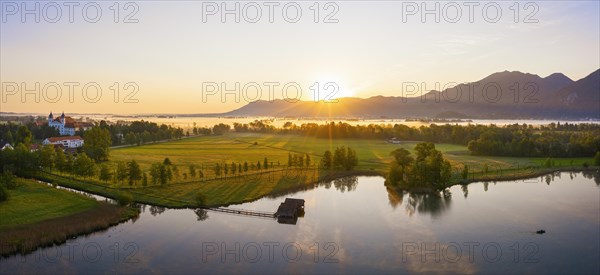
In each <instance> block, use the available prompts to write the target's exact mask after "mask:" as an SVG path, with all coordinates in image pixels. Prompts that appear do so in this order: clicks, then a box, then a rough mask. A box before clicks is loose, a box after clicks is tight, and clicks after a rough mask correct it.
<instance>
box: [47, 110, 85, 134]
mask: <svg viewBox="0 0 600 275" xmlns="http://www.w3.org/2000/svg"><path fill="white" fill-rule="evenodd" d="M48 126H50V127H54V128H56V129H58V133H59V134H60V135H61V136H74V135H75V131H77V130H88V129H90V128H91V127H92V126H94V125H93V124H91V123H88V122H77V121H75V120H74V119H73V118H71V117H68V116H65V113H64V112H63V113H62V114H61V115H60V116H59V117H57V118H54V115H53V114H52V112H50V115H48Z"/></svg>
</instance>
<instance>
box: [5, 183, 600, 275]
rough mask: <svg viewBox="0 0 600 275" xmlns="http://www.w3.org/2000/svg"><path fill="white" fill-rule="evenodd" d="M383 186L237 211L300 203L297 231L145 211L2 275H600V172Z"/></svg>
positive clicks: (244, 220) (310, 194)
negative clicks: (429, 187)
mask: <svg viewBox="0 0 600 275" xmlns="http://www.w3.org/2000/svg"><path fill="white" fill-rule="evenodd" d="M383 182H384V179H383V178H381V177H349V178H343V179H339V180H336V181H332V182H327V183H322V184H319V185H316V186H315V187H314V188H312V189H309V190H304V191H300V192H297V193H292V194H288V195H285V196H281V197H277V198H263V199H260V200H258V201H255V202H251V203H245V204H241V205H235V206H232V207H234V208H240V209H249V210H260V211H267V212H274V211H275V210H276V209H277V206H278V205H279V204H280V203H281V202H282V201H283V200H284V199H285V198H286V197H293V198H301V199H304V200H305V201H306V204H305V215H304V217H300V218H299V219H298V220H297V221H296V224H282V223H278V222H277V221H276V220H274V219H270V218H257V217H248V216H239V215H231V214H225V213H220V212H214V211H207V210H194V209H165V208H161V207H152V206H140V207H141V208H142V213H141V214H140V217H139V218H138V219H136V220H135V221H129V222H126V223H123V224H120V225H117V226H114V227H112V228H110V229H108V230H105V231H101V232H96V233H93V234H91V235H88V236H81V237H78V238H75V239H72V240H70V241H69V242H67V243H66V244H63V245H60V246H55V247H50V248H43V249H38V250H37V251H35V252H34V253H31V254H29V255H27V256H24V257H23V256H12V257H10V258H7V259H3V260H2V261H1V262H0V273H17V272H18V273H115V272H118V273H134V272H135V273H202V272H204V273H242V272H252V273H282V272H286V273H365V272H370V273H391V272H393V273H415V272H423V273H434V272H443V273H476V272H485V273H509V272H510V273H593V274H598V273H599V272H600V263H599V261H598V259H599V258H600V235H599V230H600V186H599V185H600V176H598V173H597V172H593V173H592V172H588V173H568V172H562V173H555V174H552V175H547V176H542V177H538V178H532V179H526V180H517V181H506V182H489V183H484V182H478V183H472V184H470V185H467V186H460V185H457V186H453V187H451V188H449V189H448V191H447V192H443V193H440V194H428V195H424V194H409V193H405V194H402V195H393V193H389V192H388V191H387V189H386V187H385V186H384V184H383ZM538 230H545V234H537V233H536V231H538Z"/></svg>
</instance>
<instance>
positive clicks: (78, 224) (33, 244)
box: [0, 178, 139, 256]
mask: <svg viewBox="0 0 600 275" xmlns="http://www.w3.org/2000/svg"><path fill="white" fill-rule="evenodd" d="M16 181H17V183H18V186H17V188H15V189H13V190H9V194H10V198H9V200H8V201H5V202H2V203H0V256H6V255H11V254H14V253H23V254H26V253H28V252H31V251H34V250H35V249H36V248H37V247H39V246H44V245H50V244H60V243H64V242H65V241H66V240H67V239H69V238H71V237H74V236H78V235H81V234H87V233H91V232H94V231H97V230H101V229H105V228H108V227H110V226H112V225H115V224H118V223H120V222H123V221H126V220H129V219H130V218H133V217H135V216H137V215H139V210H138V209H134V208H129V207H120V206H117V205H111V204H108V203H104V202H98V201H96V200H95V199H92V198H88V197H86V196H83V195H79V194H75V193H73V192H69V191H66V190H59V189H56V188H53V187H50V186H47V185H45V184H42V183H38V182H34V181H33V180H31V179H22V178H17V179H16Z"/></svg>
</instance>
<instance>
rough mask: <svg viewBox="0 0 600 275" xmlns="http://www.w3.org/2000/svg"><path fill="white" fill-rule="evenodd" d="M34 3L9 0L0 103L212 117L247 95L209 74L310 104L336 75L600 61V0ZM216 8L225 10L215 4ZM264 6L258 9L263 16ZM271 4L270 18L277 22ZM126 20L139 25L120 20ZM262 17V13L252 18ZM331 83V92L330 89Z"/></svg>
mask: <svg viewBox="0 0 600 275" xmlns="http://www.w3.org/2000/svg"><path fill="white" fill-rule="evenodd" d="M15 3H16V6H15ZM35 3H36V2H27V3H26V5H27V7H26V8H29V9H34V8H35V6H34V4H35ZM37 3H39V4H40V8H39V12H40V23H36V22H35V14H25V15H23V14H22V10H23V6H21V2H5V1H2V21H1V33H0V39H1V41H0V47H1V49H0V54H1V61H0V63H1V64H0V69H1V71H0V77H1V82H2V93H3V94H2V95H3V97H2V102H0V104H1V105H0V107H1V108H0V109H1V110H0V111H3V112H49V111H51V110H52V111H54V112H61V111H63V110H64V111H65V112H80V113H81V112H100V113H213V112H224V111H229V110H231V109H234V108H237V107H240V106H242V105H244V104H246V103H247V102H246V100H245V99H244V98H243V97H242V96H241V95H240V96H239V97H240V98H239V100H238V102H235V98H234V95H233V94H229V95H227V96H226V98H225V99H226V100H225V101H226V102H222V100H221V96H220V93H216V94H214V95H206V97H205V100H203V83H209V84H210V83H217V84H219V85H220V84H221V83H225V84H226V87H225V88H226V89H229V90H235V88H236V87H235V83H236V82H239V83H240V87H239V89H238V94H241V93H243V87H244V86H245V85H246V84H248V83H258V84H259V85H260V88H261V89H262V95H261V97H260V98H261V99H264V100H268V99H269V94H268V90H269V86H268V85H265V84H264V83H265V82H277V83H279V84H280V85H279V86H275V87H274V88H273V90H274V94H275V97H277V98H281V97H282V87H283V86H284V85H285V84H286V83H297V84H298V85H299V86H300V87H301V89H302V99H307V100H308V99H313V96H314V88H315V87H316V86H312V85H313V83H314V82H320V83H321V86H323V84H324V83H325V82H329V81H333V82H335V83H336V84H338V85H339V86H340V90H339V92H338V93H337V94H336V96H358V97H370V96H374V95H386V96H399V95H401V90H402V83H403V82H417V83H421V82H425V83H426V84H427V89H435V88H436V87H435V83H436V82H439V83H441V85H442V86H444V85H445V84H447V83H452V82H457V83H460V82H469V81H476V80H479V79H481V78H483V77H485V76H487V75H489V74H491V73H494V72H497V71H504V70H511V71H522V72H529V73H533V74H538V75H540V76H542V77H545V76H547V75H549V74H551V73H554V72H562V73H564V74H566V75H567V76H569V77H570V78H572V79H574V80H577V79H580V78H582V77H585V76H586V75H588V74H589V73H591V72H592V71H594V70H597V69H598V68H599V67H600V54H599V48H600V41H599V40H600V35H599V33H600V29H599V28H600V27H599V26H600V21H599V14H600V6H599V3H598V1H552V2H550V1H547V2H531V3H533V4H531V5H529V6H526V3H528V2H527V1H525V2H518V8H517V5H516V4H515V3H516V2H514V1H505V2H494V4H489V5H488V6H487V9H486V10H484V9H483V6H484V5H485V4H486V3H488V2H470V3H476V4H473V5H472V4H469V3H465V2H404V4H403V2H396V1H338V2H335V1H331V2H330V3H332V4H330V5H328V6H326V3H327V2H319V5H318V8H317V6H316V5H315V1H301V2H294V3H298V6H299V7H300V10H301V11H302V14H301V16H300V17H297V18H295V17H296V12H295V8H296V7H297V6H295V5H294V4H289V5H288V6H286V7H287V13H285V14H286V16H284V15H283V14H284V11H283V10H284V9H283V6H284V5H285V4H286V3H288V2H252V3H250V4H249V2H231V1H230V2H227V3H226V7H225V8H229V9H233V8H234V7H235V3H239V4H240V14H241V16H240V22H239V23H236V22H235V18H234V16H235V15H232V14H229V15H226V17H225V23H223V22H221V15H222V14H221V11H222V8H223V7H222V6H221V4H222V3H223V2H219V1H216V2H204V4H203V3H202V2H193V1H145V2H133V3H134V4H135V5H130V6H125V3H127V2H119V4H118V5H115V2H114V1H104V2H95V3H99V4H98V5H99V8H100V10H101V12H102V15H101V17H98V18H96V14H95V13H96V12H95V9H96V8H97V7H96V6H93V5H88V6H87V8H86V11H87V13H86V14H87V15H86V16H84V15H83V10H84V9H83V6H84V5H85V3H86V2H81V3H80V5H79V6H73V7H72V8H73V15H72V18H69V11H70V8H69V6H67V5H65V2H56V3H57V6H54V5H48V3H47V2H37ZM272 3H276V4H272ZM423 3H425V4H424V5H425V6H422V5H423ZM436 3H437V4H439V7H440V8H439V14H440V18H439V23H437V22H435V21H436V20H435V15H434V14H429V15H426V17H425V21H424V22H422V18H421V15H422V11H423V8H427V9H435V5H436ZM496 4H497V5H498V6H496ZM203 5H204V6H203ZM469 5H472V6H469ZM117 6H118V7H117ZM15 7H16V8H15ZM214 7H218V8H219V10H218V11H215V14H214V15H210V14H207V13H210V11H211V10H212V9H211V8H214ZM257 7H258V8H259V9H260V11H261V17H260V18H257V17H256V16H255V15H256V10H257ZM270 7H272V9H273V11H274V13H273V15H272V19H273V21H274V22H269V21H270V18H269V11H270ZM311 7H312V8H311ZM415 7H417V8H418V10H415V11H414V12H413V13H415V14H414V15H411V14H410V11H412V10H413V9H414V8H415ZM497 7H499V8H500V11H501V15H500V16H498V21H497V22H491V21H496V19H495V17H496V15H497V14H496V8H497ZM59 9H60V11H61V16H60V17H57V16H56V11H57V10H59ZM115 10H119V14H118V15H116V14H115ZM315 10H318V11H319V14H318V19H319V20H318V21H319V22H315V18H314V17H315ZM457 10H460V12H461V16H460V17H456V11H457ZM471 10H472V11H473V14H472V16H471V17H472V18H471V19H472V21H473V22H470V18H469V13H470V11H471ZM515 10H519V14H518V16H516V19H517V20H516V21H518V22H515ZM130 14H132V16H131V17H128V16H129V15H130ZM203 14H205V15H206V16H205V17H204V19H203ZM244 15H245V16H244ZM329 15H332V16H331V17H329V20H330V21H332V20H333V21H335V20H337V21H338V22H337V23H335V22H332V23H324V22H323V21H324V20H325V18H326V17H328V16H329ZM22 16H25V18H24V21H25V23H23V22H22ZM115 17H116V19H117V21H118V22H117V23H115V22H114V21H115ZM255 18H257V19H255ZM70 19H72V20H73V22H72V23H71V22H70ZM127 19H129V21H135V20H137V23H136V22H130V23H125V22H123V21H127ZM86 20H87V21H96V20H97V22H95V23H90V22H87V21H86ZM254 20H258V22H256V23H251V22H248V21H254ZM286 20H287V21H294V20H297V22H296V23H290V22H287V21H286ZM51 21H57V22H56V23H52V22H51ZM203 21H206V22H203ZM454 21H457V22H455V23H454ZM488 21H490V22H488ZM525 21H528V22H525ZM536 21H537V22H536ZM36 82H38V83H40V88H39V92H40V98H39V102H35V96H34V94H29V95H26V98H25V101H24V102H23V101H22V99H21V96H22V92H23V89H24V88H26V89H28V90H35V83H36ZM65 82H75V83H78V84H79V86H73V85H72V87H73V89H74V94H73V98H72V99H73V102H69V86H68V85H65V84H64V83H65ZM115 82H118V83H119V85H114V83H115ZM128 82H133V83H135V85H126V83H128ZM14 83H16V84H17V86H15V85H14ZM22 83H24V84H25V86H26V87H23V86H21V84H22ZM52 83H57V84H58V85H59V87H60V88H61V89H62V97H61V98H60V99H58V98H53V97H55V96H56V87H54V86H56V85H53V84H52ZM89 83H92V84H93V83H97V85H98V86H99V87H100V88H101V89H102V95H101V97H99V98H97V102H86V99H85V98H84V96H83V95H82V88H83V86H84V85H86V84H89ZM136 85H137V87H138V88H139V91H137V93H136V94H135V96H133V97H132V98H130V100H129V101H135V100H137V101H138V102H137V103H135V102H132V103H124V102H123V101H124V100H125V97H126V95H127V94H129V93H130V92H132V91H133V90H134V89H135V86H136ZM117 86H119V98H118V102H115V98H114V95H115V93H114V90H116V88H117ZM251 86H253V85H248V86H246V87H247V88H248V89H247V91H249V93H248V98H249V99H252V98H253V97H255V96H256V92H255V90H256V89H255V87H251ZM311 86H312V87H313V89H312V91H311ZM44 87H46V89H44ZM87 87H88V88H89V89H88V90H87V91H88V98H87V99H88V101H95V100H94V97H95V95H96V93H95V88H94V86H93V85H87ZM288 87H292V88H290V89H289V93H288V96H289V97H292V98H293V97H295V89H294V88H293V85H288ZM208 88H214V87H212V86H211V87H205V89H208ZM323 88H324V87H321V93H320V97H321V98H322V97H323V96H324V94H327V92H326V91H331V90H326V91H323ZM15 89H18V91H17V90H15ZM44 91H46V92H44ZM33 93H35V92H33ZM232 93H236V92H232ZM43 95H46V97H48V98H49V99H45V98H44V97H43ZM50 101H56V102H50Z"/></svg>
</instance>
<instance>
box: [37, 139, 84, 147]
mask: <svg viewBox="0 0 600 275" xmlns="http://www.w3.org/2000/svg"><path fill="white" fill-rule="evenodd" d="M42 144H44V145H46V144H54V145H62V147H64V148H79V147H81V146H83V139H82V138H81V137H80V136H72V137H51V138H47V139H44V141H43V142H42Z"/></svg>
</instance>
